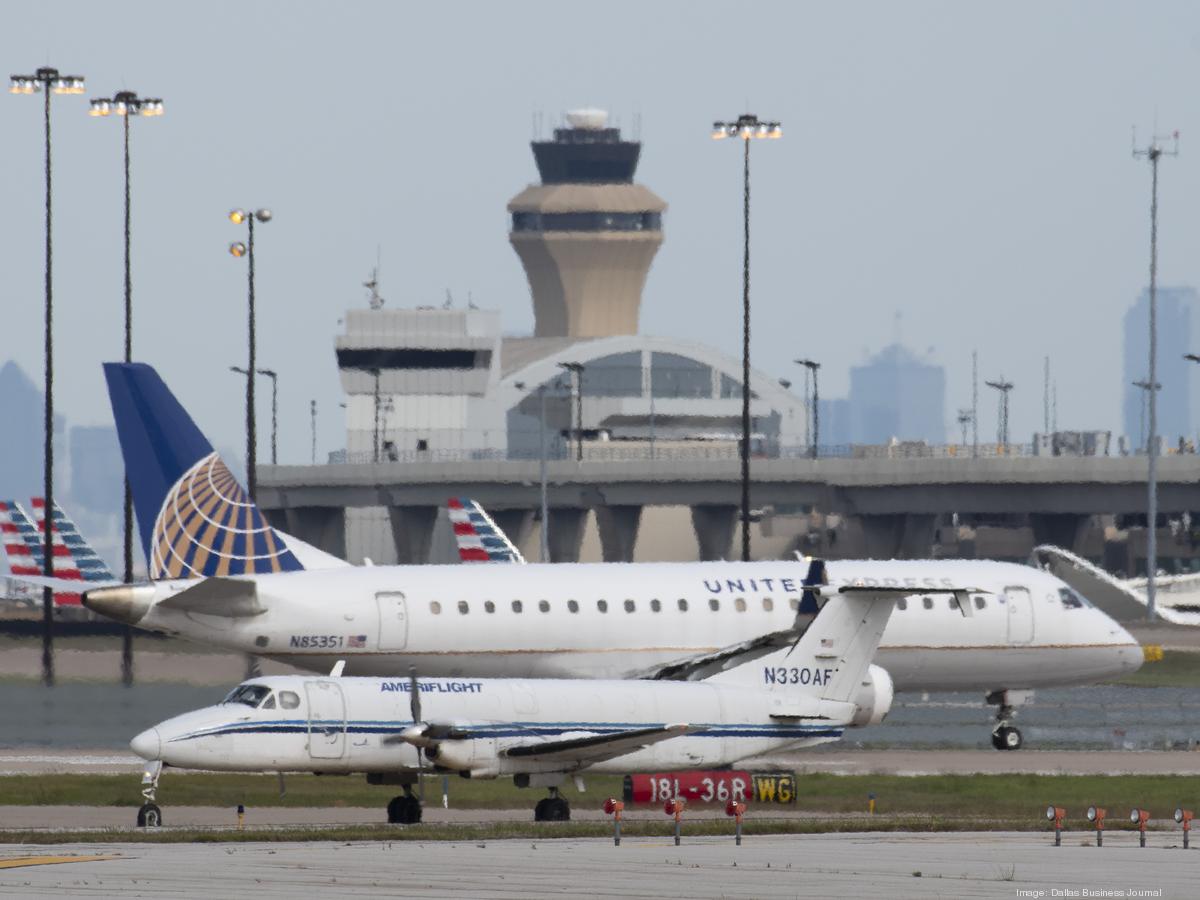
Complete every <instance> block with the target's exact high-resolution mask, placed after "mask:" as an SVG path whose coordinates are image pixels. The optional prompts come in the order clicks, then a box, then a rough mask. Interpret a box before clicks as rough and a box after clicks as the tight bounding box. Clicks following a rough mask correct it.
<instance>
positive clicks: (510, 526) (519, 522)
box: [488, 509, 537, 562]
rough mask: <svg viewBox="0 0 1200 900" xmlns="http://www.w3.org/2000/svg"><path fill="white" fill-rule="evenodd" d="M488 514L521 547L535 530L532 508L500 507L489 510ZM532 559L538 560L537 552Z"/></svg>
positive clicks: (516, 545) (514, 543)
mask: <svg viewBox="0 0 1200 900" xmlns="http://www.w3.org/2000/svg"><path fill="white" fill-rule="evenodd" d="M488 515H490V516H491V517H492V521H493V522H495V523H496V527H497V528H499V529H500V530H501V531H503V532H504V535H505V537H507V538H508V539H509V540H510V541H512V542H513V546H515V547H520V546H521V545H522V544H524V543H525V541H527V540H529V533H530V532H531V531H533V510H532V509H498V510H496V511H495V512H492V511H491V510H488ZM532 559H533V561H534V562H537V554H536V553H535V554H534V555H533V557H532Z"/></svg>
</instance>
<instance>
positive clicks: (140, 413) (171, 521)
mask: <svg viewBox="0 0 1200 900" xmlns="http://www.w3.org/2000/svg"><path fill="white" fill-rule="evenodd" d="M104 377H105V379H106V380H107V382H108V395H109V399H110V400H111V402H112V408H113V418H114V419H115V420H116V423H117V436H118V437H119V438H120V442H121V454H122V455H123V456H124V458H125V471H126V472H127V473H128V475H129V482H130V485H131V487H132V488H133V502H134V506H135V508H136V510H137V521H138V529H139V531H140V532H141V538H142V548H143V549H144V550H145V552H146V563H147V569H148V571H149V573H150V577H151V579H154V580H157V579H163V578H196V577H208V576H213V575H254V574H266V573H269V572H292V571H298V570H300V569H303V568H304V566H303V565H301V563H300V560H299V559H297V557H296V554H295V553H293V552H292V549H291V547H290V546H289V545H288V543H287V541H286V540H285V538H284V536H282V535H281V534H280V533H279V532H277V531H275V529H273V528H271V526H270V525H268V524H267V521H266V519H265V518H264V517H263V514H262V512H261V511H260V510H259V508H258V506H257V505H255V503H254V502H252V501H251V500H250V498H249V497H248V496H247V495H246V492H245V491H244V490H243V489H242V487H241V485H239V484H238V483H237V480H236V479H235V478H234V477H233V475H232V474H231V473H230V471H229V469H228V468H227V467H226V466H225V463H224V462H222V461H221V458H220V457H219V456H217V454H216V452H215V451H214V450H213V448H212V445H211V444H210V443H209V442H208V440H207V438H205V437H204V435H203V434H202V433H201V432H200V429H199V428H197V427H196V423H195V422H193V421H192V419H191V417H190V416H189V415H188V414H187V411H186V410H185V409H184V408H183V406H182V405H180V403H179V401H178V400H176V399H175V396H174V395H173V394H172V393H171V391H170V390H169V389H168V388H167V386H166V384H164V383H163V380H162V379H161V378H160V377H159V376H158V373H157V372H156V371H154V369H153V368H151V367H150V366H148V365H145V364H144V363H105V364H104Z"/></svg>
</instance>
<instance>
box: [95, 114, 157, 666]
mask: <svg viewBox="0 0 1200 900" xmlns="http://www.w3.org/2000/svg"><path fill="white" fill-rule="evenodd" d="M88 114H89V115H91V116H96V117H100V118H103V117H107V116H111V115H117V116H120V117H121V124H122V126H123V130H124V132H125V362H127V363H129V362H133V277H132V266H131V262H130V221H131V213H130V202H129V198H130V189H129V120H130V119H132V118H133V117H134V116H139V115H140V116H150V117H153V116H161V115H162V114H163V102H162V100H161V99H159V98H157V97H151V98H142V97H139V96H138V95H137V94H136V93H134V92H133V91H118V92H117V93H116V94H114V95H113V96H112V97H111V98H108V97H97V98H94V99H93V100H92V101H91V109H90V110H89V111H88ZM124 518H125V522H124V542H123V544H122V547H123V550H124V562H125V583H126V584H132V583H133V491H132V490H131V489H130V487H129V473H128V472H126V473H125V504H124ZM121 681H122V683H124V684H125V686H126V687H128V686H129V685H132V684H133V626H131V625H126V626H125V631H124V633H123V634H122V635H121Z"/></svg>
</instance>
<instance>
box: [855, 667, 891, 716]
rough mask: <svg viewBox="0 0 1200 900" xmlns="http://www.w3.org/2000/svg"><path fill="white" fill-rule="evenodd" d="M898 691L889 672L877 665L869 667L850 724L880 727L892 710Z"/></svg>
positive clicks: (857, 695)
mask: <svg viewBox="0 0 1200 900" xmlns="http://www.w3.org/2000/svg"><path fill="white" fill-rule="evenodd" d="M895 695H896V691H895V688H894V687H893V685H892V676H891V675H889V674H888V673H887V670H886V669H884V668H882V667H880V666H876V665H871V666H868V667H867V674H866V675H864V676H863V680H862V684H861V685H860V686H859V689H858V693H857V694H856V695H855V696H854V717H853V718H852V719H851V720H850V724H851V725H854V726H859V727H861V726H863V725H878V724H879V723H880V722H882V721H883V719H884V717H885V716H886V715H887V714H888V713H889V712H890V711H891V709H892V699H893V698H894V697H895Z"/></svg>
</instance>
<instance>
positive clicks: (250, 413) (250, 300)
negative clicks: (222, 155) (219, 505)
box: [229, 209, 271, 502]
mask: <svg viewBox="0 0 1200 900" xmlns="http://www.w3.org/2000/svg"><path fill="white" fill-rule="evenodd" d="M255 220H257V221H259V222H270V221H271V211H270V210H269V209H258V210H254V211H252V212H246V211H244V210H241V209H235V210H231V211H230V213H229V221H230V222H232V223H233V224H234V225H241V224H242V223H243V222H245V223H246V226H247V236H246V243H244V244H243V243H242V242H241V241H234V242H233V243H232V244H230V245H229V252H230V253H231V254H232V255H233V256H235V257H238V258H240V257H243V256H245V257H246V258H247V262H248V263H249V265H248V267H247V271H248V280H247V284H248V295H247V306H248V316H247V318H248V322H249V333H248V341H247V343H248V344H249V363H248V365H247V366H246V371H248V372H253V371H255V365H254V362H255V359H254V356H255V351H256V346H255V341H256V338H255V332H254V222H255ZM257 439H258V436H257V434H256V433H255V424H254V379H253V378H250V377H249V376H247V377H246V493H247V494H248V495H249V496H250V501H251V502H254V501H255V499H256V496H255V495H256V494H257V493H258V475H257V473H256V472H255V469H256V468H257V466H258V453H257V449H256V447H255V443H256V442H257Z"/></svg>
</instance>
